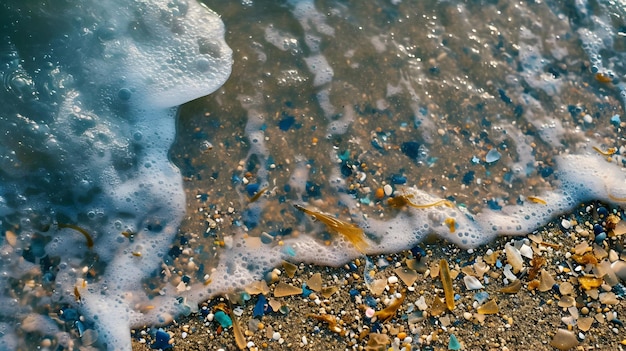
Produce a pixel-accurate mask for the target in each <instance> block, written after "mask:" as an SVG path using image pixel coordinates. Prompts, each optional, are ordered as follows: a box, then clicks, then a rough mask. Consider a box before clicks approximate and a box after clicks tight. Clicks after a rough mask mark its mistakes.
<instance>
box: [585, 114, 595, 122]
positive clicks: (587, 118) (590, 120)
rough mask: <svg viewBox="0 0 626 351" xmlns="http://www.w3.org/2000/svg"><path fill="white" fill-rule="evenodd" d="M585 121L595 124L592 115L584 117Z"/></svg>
mask: <svg viewBox="0 0 626 351" xmlns="http://www.w3.org/2000/svg"><path fill="white" fill-rule="evenodd" d="M583 121H585V123H591V122H593V118H592V117H591V115H589V114H586V115H585V117H583Z"/></svg>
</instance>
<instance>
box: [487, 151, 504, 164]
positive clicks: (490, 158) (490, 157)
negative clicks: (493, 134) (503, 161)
mask: <svg viewBox="0 0 626 351" xmlns="http://www.w3.org/2000/svg"><path fill="white" fill-rule="evenodd" d="M500 157H502V154H500V153H499V152H498V150H496V149H491V150H489V152H488V153H487V155H486V156H485V162H487V163H493V162H496V161H498V160H499V159H500Z"/></svg>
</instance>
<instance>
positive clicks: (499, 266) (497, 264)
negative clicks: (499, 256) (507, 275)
mask: <svg viewBox="0 0 626 351" xmlns="http://www.w3.org/2000/svg"><path fill="white" fill-rule="evenodd" d="M496 268H502V261H500V260H496Z"/></svg>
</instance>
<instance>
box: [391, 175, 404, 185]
mask: <svg viewBox="0 0 626 351" xmlns="http://www.w3.org/2000/svg"><path fill="white" fill-rule="evenodd" d="M391 184H406V177H405V176H403V175H401V174H394V175H392V176H391Z"/></svg>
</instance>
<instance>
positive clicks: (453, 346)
mask: <svg viewBox="0 0 626 351" xmlns="http://www.w3.org/2000/svg"><path fill="white" fill-rule="evenodd" d="M460 349H461V343H460V342H459V339H457V338H456V336H455V335H454V334H450V341H449V342H448V350H453V351H458V350H460Z"/></svg>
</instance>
